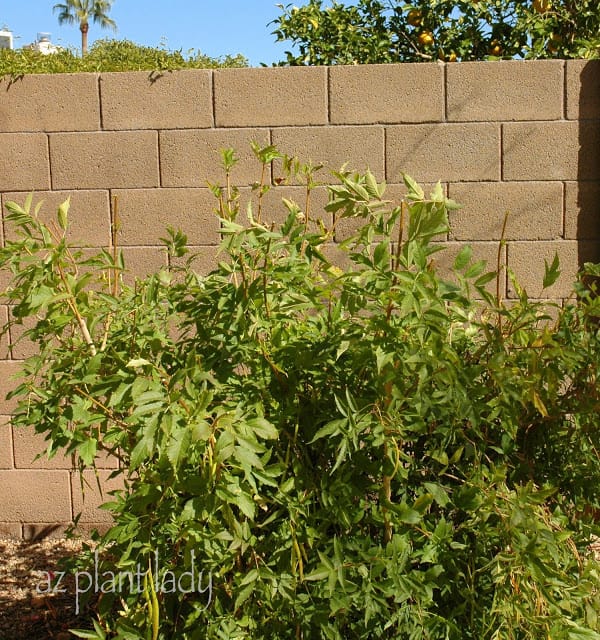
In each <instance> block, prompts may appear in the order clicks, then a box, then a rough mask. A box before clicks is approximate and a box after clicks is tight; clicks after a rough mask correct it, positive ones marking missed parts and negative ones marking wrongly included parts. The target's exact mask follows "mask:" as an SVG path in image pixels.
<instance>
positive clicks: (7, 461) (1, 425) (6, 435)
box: [0, 416, 14, 519]
mask: <svg viewBox="0 0 600 640" xmlns="http://www.w3.org/2000/svg"><path fill="white" fill-rule="evenodd" d="M13 467H14V457H13V442H12V427H11V425H10V417H9V416H0V469H12V468H13ZM0 519H2V514H1V513H0Z"/></svg>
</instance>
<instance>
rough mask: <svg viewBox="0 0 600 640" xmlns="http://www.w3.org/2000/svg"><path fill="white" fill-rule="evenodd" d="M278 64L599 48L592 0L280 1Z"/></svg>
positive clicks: (599, 15)
mask: <svg viewBox="0 0 600 640" xmlns="http://www.w3.org/2000/svg"><path fill="white" fill-rule="evenodd" d="M279 7H280V9H281V11H282V14H281V15H280V16H279V18H278V19H276V20H275V21H274V22H273V23H272V24H275V25H276V28H275V30H274V31H273V34H274V35H275V36H276V37H277V41H286V40H287V41H291V42H292V43H293V44H294V45H295V48H296V52H289V51H288V52H286V56H287V58H286V60H285V62H284V63H283V64H292V65H303V64H307V65H320V64H324V65H331V64H373V63H382V62H418V61H422V60H437V59H439V60H443V61H447V62H453V61H456V60H482V59H489V58H492V59H493V58H508V59H510V58H590V57H597V56H598V55H599V52H600V35H599V34H600V4H598V2H597V0H480V1H478V2H473V1H472V0H462V1H456V0H413V2H410V3H408V2H400V1H398V0H358V1H357V2H352V3H342V2H335V0H334V2H324V1H323V0H309V2H307V3H306V4H304V5H303V6H302V7H296V6H292V5H286V6H284V5H279Z"/></svg>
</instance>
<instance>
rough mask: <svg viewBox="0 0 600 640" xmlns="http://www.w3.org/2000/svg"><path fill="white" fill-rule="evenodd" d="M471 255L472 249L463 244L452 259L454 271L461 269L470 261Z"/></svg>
mask: <svg viewBox="0 0 600 640" xmlns="http://www.w3.org/2000/svg"><path fill="white" fill-rule="evenodd" d="M472 256H473V249H472V248H471V246H470V245H466V246H464V247H463V248H462V249H461V250H460V251H459V252H458V255H457V256H456V258H455V259H454V269H455V270H456V271H462V270H463V269H464V268H465V267H466V266H467V265H468V264H469V262H471V257H472Z"/></svg>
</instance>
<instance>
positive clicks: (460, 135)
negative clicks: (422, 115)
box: [386, 123, 500, 182]
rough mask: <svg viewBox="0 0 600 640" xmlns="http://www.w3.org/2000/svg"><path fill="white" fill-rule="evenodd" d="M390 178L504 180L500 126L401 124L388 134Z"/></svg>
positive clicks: (419, 180) (388, 169)
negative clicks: (403, 175)
mask: <svg viewBox="0 0 600 640" xmlns="http://www.w3.org/2000/svg"><path fill="white" fill-rule="evenodd" d="M386 157H387V169H386V177H387V179H388V180H389V181H392V182H396V181H399V179H400V173H401V172H404V173H408V175H410V176H411V177H412V178H414V179H415V180H417V181H418V182H437V181H438V180H442V181H443V182H459V181H480V180H499V179H500V126H499V125H495V124H487V123H485V124H484V123H482V124H447V125H427V124H424V125H399V126H392V127H388V129H387V135H386Z"/></svg>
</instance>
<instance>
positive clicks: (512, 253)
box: [508, 240, 600, 298]
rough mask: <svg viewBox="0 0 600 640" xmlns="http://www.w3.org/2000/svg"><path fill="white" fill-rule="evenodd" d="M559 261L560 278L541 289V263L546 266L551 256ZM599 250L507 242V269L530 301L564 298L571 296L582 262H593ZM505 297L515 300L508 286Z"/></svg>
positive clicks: (577, 244) (585, 246)
mask: <svg viewBox="0 0 600 640" xmlns="http://www.w3.org/2000/svg"><path fill="white" fill-rule="evenodd" d="M555 253H556V254H558V258H559V260H560V270H561V276H560V277H559V279H558V280H557V281H556V282H555V283H554V284H553V285H552V286H551V287H548V288H547V289H543V288H542V281H543V278H544V268H545V265H544V260H546V261H547V262H548V264H550V263H551V262H552V260H553V259H554V255H555ZM599 253H600V247H598V244H597V243H595V242H577V241H575V240H563V241H556V242H510V243H508V265H509V266H510V268H511V269H512V270H513V271H514V273H515V275H516V278H517V282H518V283H519V284H520V286H521V287H523V288H524V289H525V290H526V291H527V293H528V295H529V297H531V298H566V297H568V296H569V295H570V294H571V293H572V287H573V283H574V282H575V279H576V275H577V272H578V270H579V268H580V267H581V266H582V265H583V263H584V262H591V261H597V260H598V259H599V257H600V256H599ZM508 295H509V297H516V293H515V291H514V288H513V287H512V285H511V286H510V287H509V292H508Z"/></svg>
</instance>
